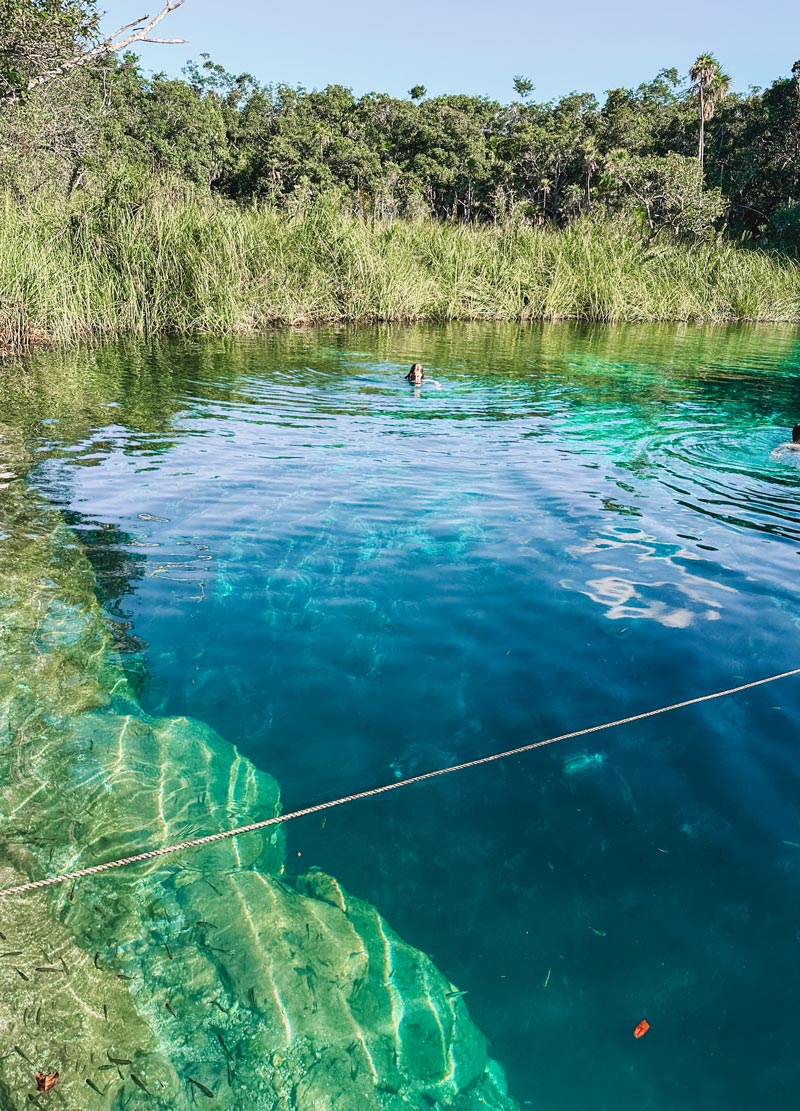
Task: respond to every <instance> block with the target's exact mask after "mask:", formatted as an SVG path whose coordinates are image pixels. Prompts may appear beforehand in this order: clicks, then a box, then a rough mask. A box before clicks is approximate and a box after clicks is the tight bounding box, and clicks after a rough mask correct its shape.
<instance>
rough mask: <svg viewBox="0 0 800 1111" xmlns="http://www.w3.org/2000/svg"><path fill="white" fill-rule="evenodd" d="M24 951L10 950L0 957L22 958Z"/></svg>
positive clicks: (0, 954)
mask: <svg viewBox="0 0 800 1111" xmlns="http://www.w3.org/2000/svg"><path fill="white" fill-rule="evenodd" d="M23 953H24V949H10V950H9V951H8V952H7V953H0V957H21V956H22V954H23Z"/></svg>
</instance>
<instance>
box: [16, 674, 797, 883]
mask: <svg viewBox="0 0 800 1111" xmlns="http://www.w3.org/2000/svg"><path fill="white" fill-rule="evenodd" d="M794 675H800V667H795V668H793V669H792V670H791V671H782V672H780V674H778V675H769V676H767V678H766V679H755V680H753V681H752V682H749V683H742V684H741V685H740V686H738V687H728V688H727V689H726V690H722V691H714V692H713V693H711V694H701V695H699V696H698V697H697V698H687V699H686V700H685V701H683V702H673V703H671V705H669V706H659V707H658V708H657V709H655V710H646V711H645V712H644V713H641V714H631V715H629V716H628V717H625V718H617V720H616V721H607V722H604V723H603V724H602V725H589V726H586V727H585V728H584V729H575V730H573V732H571V733H561V734H559V736H557V737H547V738H546V739H545V740H543V741H532V742H531V743H529V744H525V745H519V746H518V747H517V748H509V749H506V751H505V752H494V753H491V754H490V755H489V756H479V757H477V758H476V759H475V760H466V761H465V762H464V763H463V764H451V765H450V766H449V767H446V768H436V769H435V770H434V771H430V772H423V774H422V775H414V776H410V777H409V778H408V779H398V780H395V781H393V782H392V783H386V784H384V785H383V786H382V787H370V788H369V789H368V790H366V791H357V792H356V793H355V794H352V795H344V796H342V798H338V799H329V800H328V801H327V802H318V803H315V805H313V806H305V807H303V809H302V810H292V811H290V812H289V813H288V814H276V815H275V817H273V818H265V819H264V820H263V821H260V822H251V823H250V825H246V826H238V827H237V828H236V829H226V830H222V831H221V832H219V833H209V834H207V835H206V836H205V837H196V838H194V839H192V840H189V841H181V842H180V843H179V844H177V845H166V846H164V847H162V848H160V849H150V850H148V851H147V852H141V853H135V854H134V855H133V856H124V857H121V858H120V859H119V860H109V861H106V863H105V864H92V865H91V866H90V867H88V868H80V869H78V870H77V871H75V872H64V873H63V874H62V875H59V876H49V877H47V878H46V879H41V880H31V881H29V882H28V883H22V884H19V885H18V886H17V887H6V888H5V889H0V899H4V898H7V897H8V896H9V895H23V894H25V893H26V892H29V891H38V890H39V889H41V888H43V887H52V886H54V885H55V884H58V883H66V882H67V880H79V879H83V878H84V877H85V876H96V875H99V874H100V873H101V872H110V871H111V870H112V869H113V868H125V867H127V866H128V865H129V864H140V863H141V862H142V861H145V860H156V859H157V858H158V857H161V856H169V855H170V854H171V853H178V852H183V851H185V850H187V849H199V848H202V847H203V846H204V845H213V844H214V843H215V842H217V841H224V840H226V839H227V838H229V837H240V836H242V835H243V834H245V833H256V832H258V831H259V830H262V829H267V828H269V827H270V826H277V825H281V824H283V823H284V822H291V821H293V820H294V819H295V818H306V817H308V815H309V814H319V813H320V812H321V811H323V810H331V809H332V808H333V807H335V806H344V805H345V803H348V802H358V800H359V799H369V798H374V797H376V796H377V795H385V794H387V793H388V792H389V791H398V790H399V789H400V788H401V787H410V786H411V785H412V784H413V783H424V782H425V781H426V780H428V779H438V778H439V776H442V775H452V773H453V772H462V771H466V770H467V768H478V767H480V766H481V765H482V764H492V763H494V762H495V761H496V760H507V759H508V758H509V757H510V756H521V755H522V754H523V753H524V752H532V751H533V750H534V749H536V748H544V747H545V745H554V744H558V742H559V741H570V740H574V739H575V738H576V737H586V736H588V735H589V734H591V733H601V732H603V731H604V730H606V729H616V727H617V726H619V725H630V724H631V723H632V722H634V721H644V720H645V719H647V718H654V717H658V716H659V715H660V714H669V713H672V712H673V711H674V710H683V709H685V708H686V707H687V706H697V705H698V704H699V703H701V702H712V701H713V700H714V699H717V698H726V697H728V696H729V695H732V694H740V693H741V692H742V691H746V690H752V689H753V688H754V687H763V686H764V685H765V684H766V683H776V682H777V681H778V680H779V679H789V678H791V677H792V676H794Z"/></svg>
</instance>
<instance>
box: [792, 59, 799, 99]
mask: <svg viewBox="0 0 800 1111" xmlns="http://www.w3.org/2000/svg"><path fill="white" fill-rule="evenodd" d="M792 73H793V74H794V83H795V85H796V86H797V95H798V96H800V61H798V62H795V64H794V65H793V66H792Z"/></svg>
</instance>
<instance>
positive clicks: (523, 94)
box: [514, 74, 536, 100]
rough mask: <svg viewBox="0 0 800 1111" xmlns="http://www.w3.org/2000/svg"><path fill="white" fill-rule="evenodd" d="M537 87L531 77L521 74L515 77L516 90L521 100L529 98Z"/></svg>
mask: <svg viewBox="0 0 800 1111" xmlns="http://www.w3.org/2000/svg"><path fill="white" fill-rule="evenodd" d="M535 88H536V86H535V85H534V83H533V81H531V79H530V77H522V76H521V75H520V74H517V76H516V77H515V78H514V92H515V93H516V94H517V96H518V97H519V98H520V100H527V99H528V97H529V96H530V95H531V93H532V92H533V90H534V89H535Z"/></svg>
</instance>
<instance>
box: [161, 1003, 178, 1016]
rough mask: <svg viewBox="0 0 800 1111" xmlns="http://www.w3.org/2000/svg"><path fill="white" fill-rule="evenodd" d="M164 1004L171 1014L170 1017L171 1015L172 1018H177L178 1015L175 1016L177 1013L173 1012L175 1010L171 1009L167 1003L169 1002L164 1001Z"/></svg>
mask: <svg viewBox="0 0 800 1111" xmlns="http://www.w3.org/2000/svg"><path fill="white" fill-rule="evenodd" d="M164 1006H165V1007H166V1008H167V1010H168V1011H169V1013H170V1014H171V1015H172V1017H173V1018H177V1017H178V1016H177V1015H176V1014H175V1012H174V1011H173V1009H172V1007H171V1006H170V1004H169V1003H165V1004H164Z"/></svg>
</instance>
